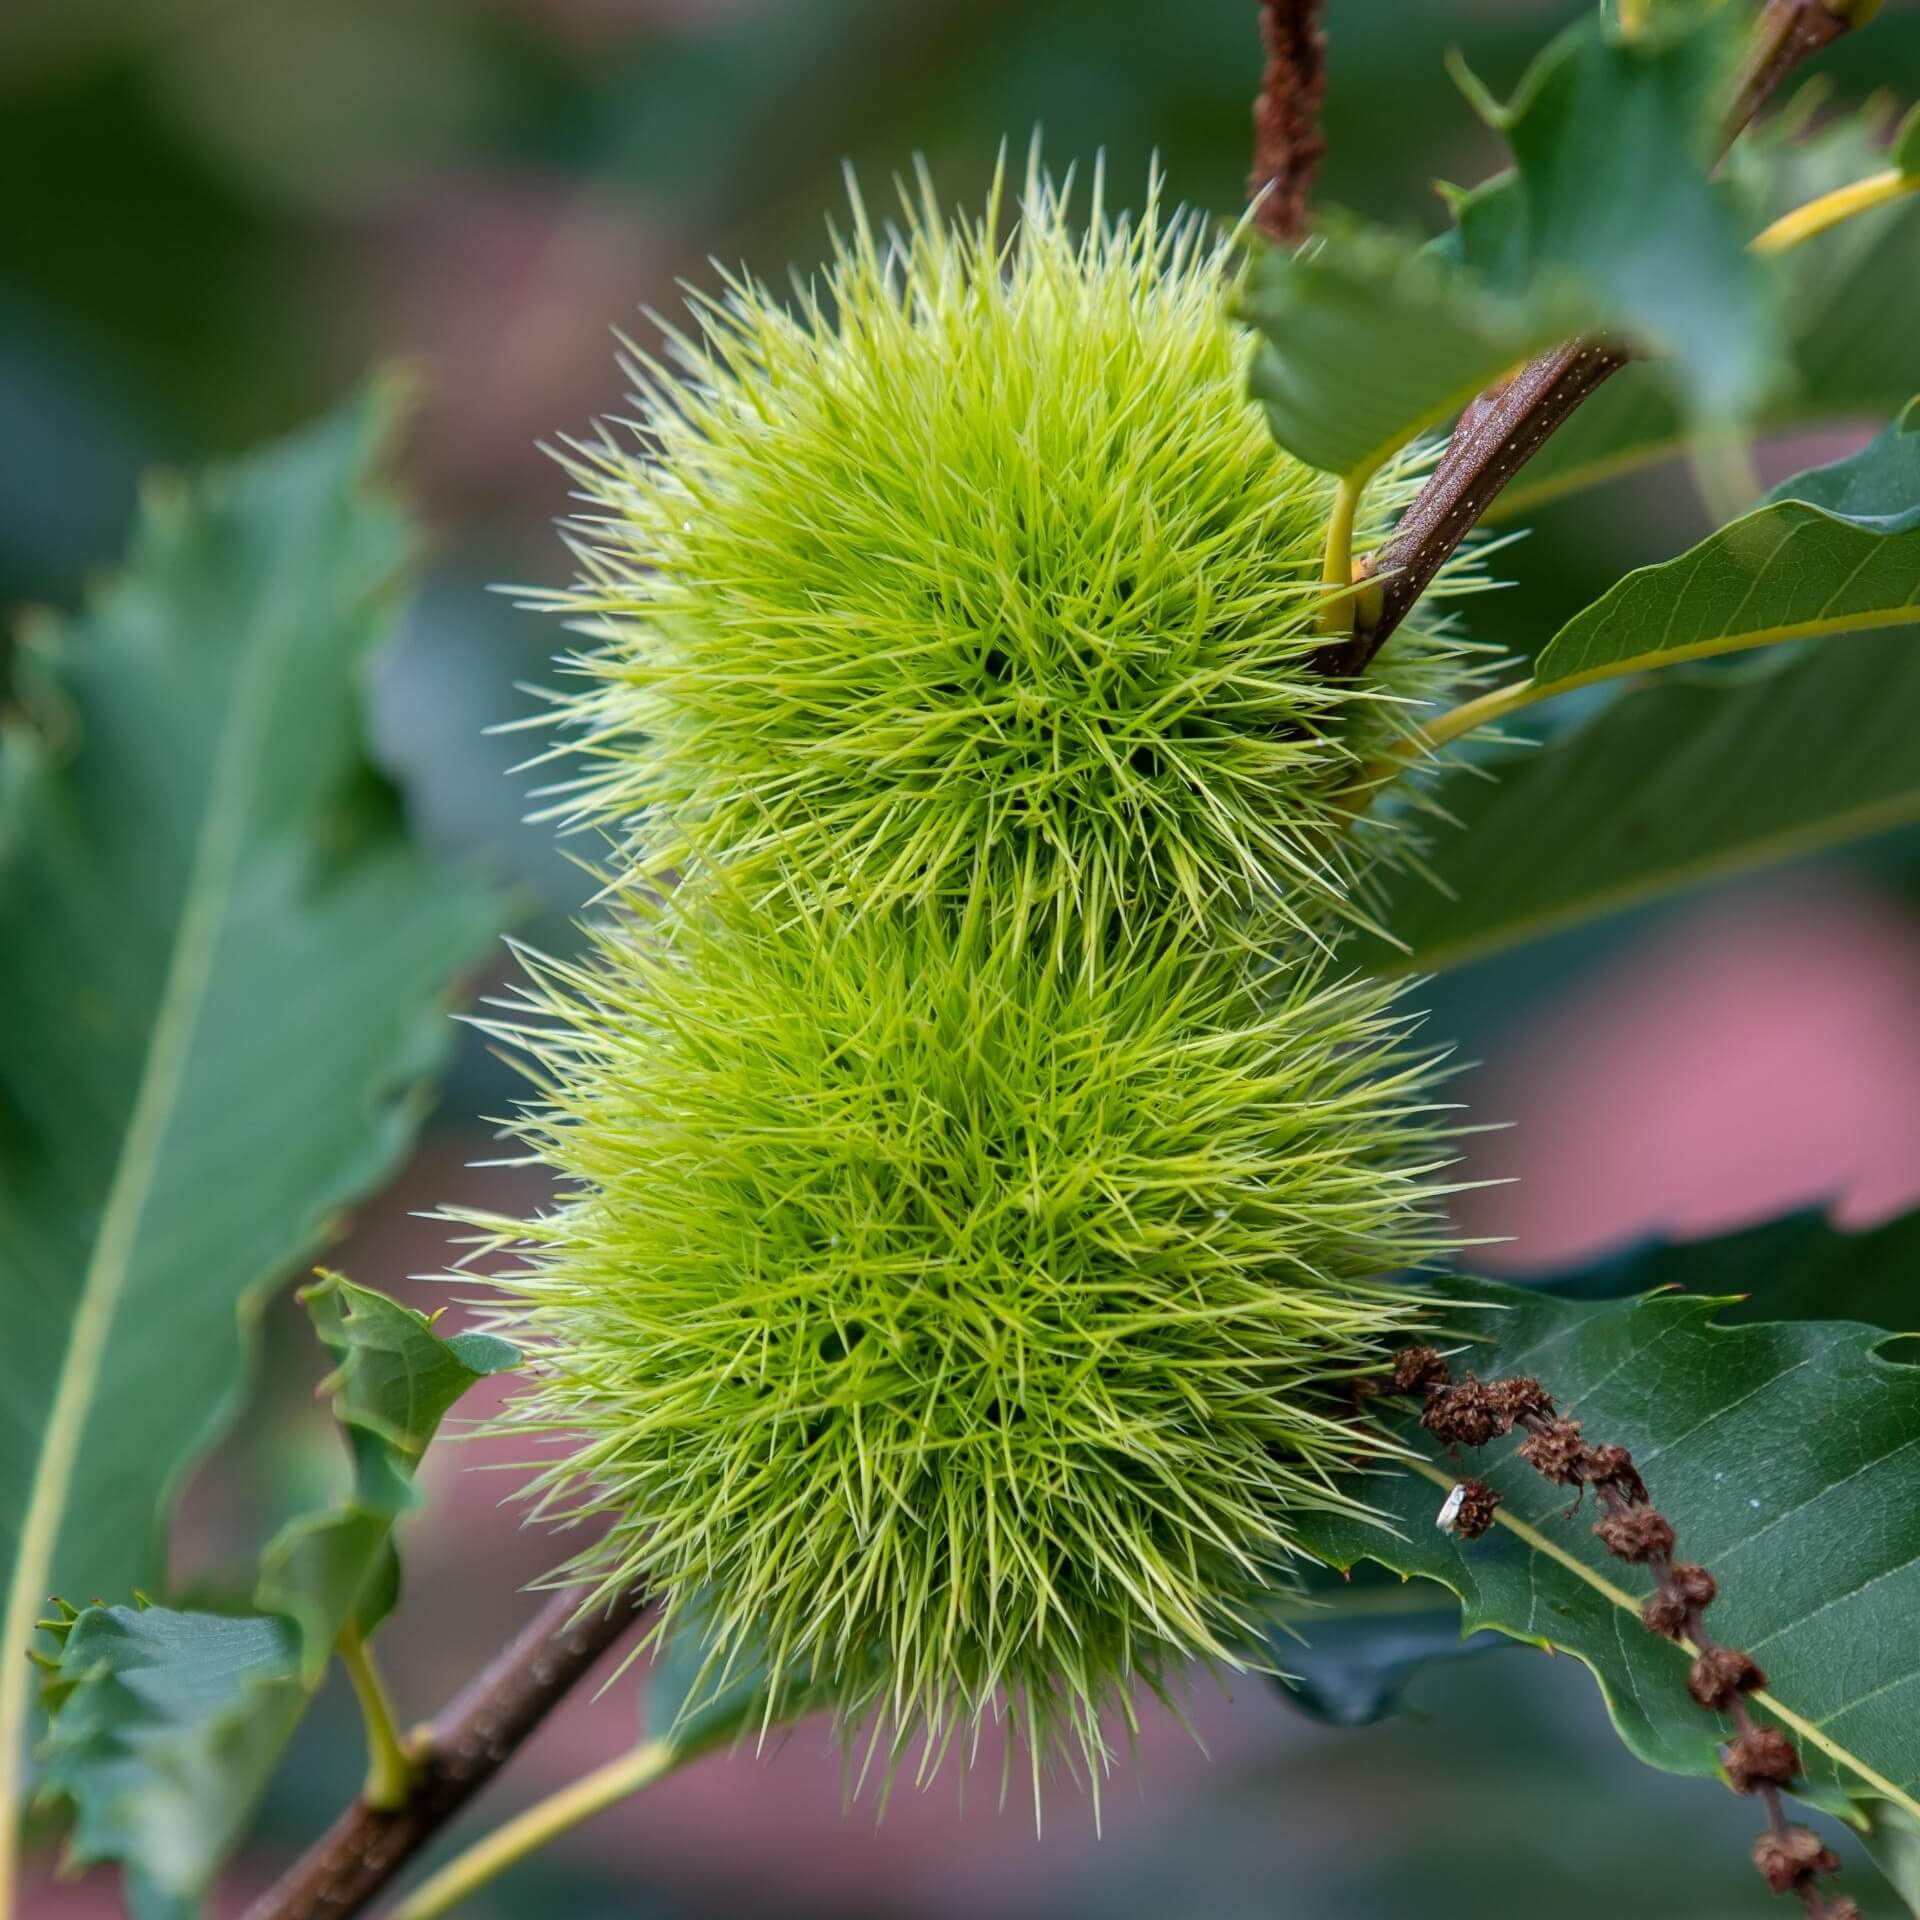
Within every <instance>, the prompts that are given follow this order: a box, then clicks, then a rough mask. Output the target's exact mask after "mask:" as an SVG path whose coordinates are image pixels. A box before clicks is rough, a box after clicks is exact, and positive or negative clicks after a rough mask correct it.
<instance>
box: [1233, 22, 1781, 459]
mask: <svg viewBox="0 0 1920 1920" xmlns="http://www.w3.org/2000/svg"><path fill="white" fill-rule="evenodd" d="M1727 64H1728V36H1727V31H1726V23H1725V21H1724V20H1722V19H1720V18H1718V17H1716V16H1702V17H1701V18H1699V19H1697V20H1694V21H1691V22H1689V23H1687V24H1686V26H1685V27H1684V29H1682V30H1677V31H1673V32H1668V33H1663V34H1661V35H1658V36H1653V37H1649V38H1648V39H1647V40H1645V41H1636V42H1634V43H1633V44H1631V45H1626V44H1623V43H1622V42H1621V41H1620V40H1619V39H1618V38H1617V37H1616V36H1614V35H1613V34H1611V33H1609V32H1608V31H1606V30H1605V28H1604V26H1603V25H1602V23H1601V22H1600V21H1599V20H1598V19H1594V20H1590V21H1587V22H1585V23H1583V24H1581V25H1579V26H1576V27H1574V28H1572V29H1570V30H1569V31H1568V32H1567V33H1565V34H1563V35H1562V36H1561V37H1560V38H1559V39H1558V40H1556V41H1555V42H1554V43H1553V44H1552V46H1550V47H1549V48H1548V49H1547V50H1546V52H1545V53H1543V54H1542V55H1541V56H1540V58H1539V59H1538V61H1536V62H1535V64H1534V66H1533V68H1532V69H1531V70H1530V71H1529V73H1528V74H1527V76H1526V78H1525V79H1524V80H1523V81H1522V83H1521V86H1520V90H1519V93H1518V94H1517V95H1516V96H1515V99H1514V101H1513V104H1512V105H1511V106H1509V107H1504V108H1503V107H1501V106H1499V105H1498V104H1497V103H1495V102H1494V101H1493V100H1492V99H1491V98H1490V97H1488V96H1486V95H1485V94H1484V90H1480V91H1479V93H1478V104H1479V106H1480V108H1481V110H1482V112H1483V114H1484V115H1485V117H1487V118H1488V119H1489V121H1490V122H1491V123H1492V124H1493V125H1494V126H1495V127H1496V128H1498V130H1499V131H1501V132H1502V133H1504V134H1505V135H1506V137H1507V139H1508V140H1509V142H1510V143H1511V145H1512V148H1513V154H1514V163H1515V164H1514V167H1513V169H1512V170H1511V171H1510V172H1509V173H1507V174H1504V175H1502V176H1500V177H1499V178H1498V179H1496V180H1494V181H1492V182H1490V183H1488V184H1487V185H1486V186H1484V187H1482V188H1479V189H1476V190H1475V191H1474V192H1471V193H1467V194H1461V195H1457V196H1455V198H1454V211H1455V214H1456V221H1457V224H1456V226H1455V228H1454V230H1453V231H1452V232H1451V233H1450V234H1448V235H1447V236H1446V237H1445V238H1444V239H1443V240H1442V241H1440V242H1438V243H1436V244H1435V245H1434V246H1432V247H1430V248H1426V249H1421V248H1418V247H1416V246H1415V245H1413V244H1412V243H1411V242H1408V241H1405V240H1402V239H1400V238H1399V237H1398V236H1396V235H1393V234H1390V233H1385V232H1381V231H1378V230H1372V229H1367V228H1365V227H1362V226H1360V225H1358V224H1356V223H1352V222H1336V223H1332V224H1330V225H1329V226H1328V228H1327V230H1326V233H1325V235H1324V237H1323V238H1322V239H1321V240H1320V241H1319V242H1317V243H1316V245H1314V246H1313V247H1310V248H1307V249H1304V250H1302V251H1300V252H1298V253H1288V252H1284V251H1280V250H1276V249H1269V248H1260V249H1258V250H1257V251H1256V253H1255V257H1254V261H1253V264H1252V267H1251V269H1250V271H1249V275H1248V281H1247V287H1246V291H1245V294H1244V296H1243V298H1244V311H1245V313H1246V315H1247V318H1248V319H1249V320H1250V321H1251V322H1252V324H1253V325H1254V326H1255V327H1256V328H1257V329H1258V331H1259V333H1260V334H1261V336H1262V338H1261V344H1260V347H1259V350H1258V352H1257V354H1256V356H1255V359H1254V362H1253V370H1252V374H1251V387H1252V391H1253V393H1254V395H1255V397H1256V398H1258V399H1259V400H1261V401H1262V402H1263V403H1264V404H1265V406H1266V408H1267V416H1268V420H1269V423H1270V424H1271V426H1272V428H1273V433H1274V437H1275V439H1276V440H1278V441H1279V443H1280V444H1281V445H1282V446H1283V447H1285V448H1286V449H1287V450H1288V451H1289V452H1290V453H1292V454H1294V455H1295V456H1296V457H1297V458H1299V459H1301V460H1304V461H1306V462H1307V463H1308V464H1309V465H1312V466H1316V467H1321V468H1323V469H1325V470H1327V471H1329V472H1333V473H1340V474H1346V475H1358V474H1365V473H1368V472H1370V471H1371V470H1372V469H1373V467H1374V466H1375V465H1377V464H1378V462H1379V461H1380V460H1381V459H1382V458H1383V457H1384V456H1385V455H1386V454H1388V453H1390V452H1391V451H1392V450H1393V449H1395V448H1396V447H1399V446H1402V445H1404V444H1405V443H1406V442H1407V441H1408V440H1410V439H1412V438H1414V437H1415V436H1416V435H1418V434H1419V433H1421V432H1424V431H1425V430H1426V429H1428V428H1430V427H1433V426H1436V425H1438V424H1439V423H1440V422H1441V421H1443V420H1445V419H1446V418H1447V417H1448V416H1449V415H1450V414H1452V413H1454V412H1456V411H1457V410H1458V409H1459V408H1460V407H1461V406H1463V405H1464V404H1465V403H1466V401H1467V400H1469V399H1471V398H1472V396H1473V395H1474V394H1475V393H1477V392H1478V391H1479V390H1480V389H1481V388H1482V387H1484V386H1487V385H1489V384H1491V383H1492V382H1493V381H1494V380H1495V379H1496V378H1498V377H1499V376H1500V375H1502V374H1504V373H1506V372H1509V371H1511V370H1512V369H1513V367H1514V366H1515V365H1516V364H1518V363H1519V362H1521V361H1523V360H1525V359H1526V358H1527V357H1528V356H1529V355H1531V354H1533V353H1535V352H1537V351H1538V350H1539V349H1541V348H1543V347H1546V346H1548V345H1550V344H1552V343H1553V342H1554V341H1556V340H1561V339H1566V338H1569V337H1571V336H1573V335H1576V334H1585V333H1596V332H1606V331H1618V332H1621V333H1624V334H1625V335H1627V336H1629V337H1630V338H1632V339H1633V340H1635V341H1637V342H1639V343H1641V344H1643V345H1646V346H1649V347H1651V348H1652V349H1653V350H1654V351H1655V352H1656V353H1657V354H1659V355H1660V356H1662V360H1661V364H1660V365H1658V366H1657V367H1656V368H1654V369H1653V370H1652V372H1651V374H1650V375H1649V377H1650V378H1651V379H1652V380H1653V381H1655V382H1656V383H1658V384H1657V390H1658V391H1659V392H1660V393H1662V394H1663V395H1670V396H1673V397H1672V398H1669V399H1667V400H1666V402H1665V404H1667V405H1668V406H1669V408H1675V407H1677V409H1678V411H1680V412H1684V413H1687V414H1690V415H1693V416H1696V417H1698V418H1700V419H1702V420H1708V421H1720V420H1728V419H1736V418H1745V417H1746V416H1747V415H1748V414H1749V413H1751V412H1752V410H1753V409H1754V408H1755V407H1757V406H1758V405H1759V403H1760V402H1761V401H1762V400H1763V399H1764V398H1766V397H1767V395H1768V393H1769V390H1770V388H1771V386H1772V384H1773V382H1774V379H1775V374H1776V371H1777V363H1778V360H1779V356H1780V352H1781V334H1780V327H1779V316H1778V312H1777V301H1776V299H1775V293H1776V285H1775V279H1774V272H1773V269H1772V268H1771V267H1770V266H1769V265H1768V264H1767V263H1763V262H1761V261H1758V260H1756V259H1754V258H1753V257H1752V256H1751V255H1750V254H1749V253H1748V251H1747V241H1748V239H1749V237H1750V236H1751V233H1752V231H1753V228H1754V225H1755V222H1754V221H1753V220H1752V219H1751V218H1750V217H1749V216H1748V215H1747V213H1746V212H1745V211H1744V210H1743V207H1742V203H1741V202H1740V200H1739V199H1738V198H1737V197H1736V196H1735V195H1734V194H1733V192H1732V191H1731V190H1730V189H1729V188H1728V187H1726V186H1725V185H1724V184H1722V183H1720V182H1717V181H1715V180H1714V179H1712V178H1711V177H1710V169H1711V163H1712V153H1713V145H1714V136H1715V128H1716V125H1717V122H1718V117H1719V114H1720V111H1721V108H1722V104H1723V101H1724V83H1725V80H1726V76H1727ZM1461 77H1462V78H1463V80H1464V81H1465V82H1466V83H1467V84H1468V86H1469V89H1470V91H1472V90H1474V89H1475V88H1477V83H1474V82H1472V80H1471V76H1470V75H1462V76H1461Z"/></svg>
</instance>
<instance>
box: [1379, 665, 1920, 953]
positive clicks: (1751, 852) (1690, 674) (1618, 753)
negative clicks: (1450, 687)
mask: <svg viewBox="0 0 1920 1920" xmlns="http://www.w3.org/2000/svg"><path fill="white" fill-rule="evenodd" d="M1915 713H1920V646H1917V645H1916V644H1915V643H1914V641H1913V639H1912V637H1911V636H1909V635H1906V634H1901V633H1876V634H1865V635H1862V636H1861V637H1859V638H1858V639H1855V638H1852V637H1846V636H1839V637H1835V638H1832V639H1827V640H1821V641H1818V642H1815V643H1813V644H1812V645H1810V646H1808V647H1807V648H1806V649H1805V650H1804V652H1799V653H1797V655H1796V657H1794V658H1792V659H1791V660H1789V661H1788V662H1787V663H1786V664H1784V665H1783V666H1782V667H1781V669H1780V670H1779V671H1778V672H1777V673H1772V674H1768V675H1765V676H1761V677H1750V676H1746V675H1742V674H1738V673H1735V674H1729V673H1727V672H1726V671H1725V670H1724V669H1719V670H1716V669H1713V668H1708V667H1695V668H1687V667H1676V668H1673V669H1671V670H1669V671H1668V672H1666V673H1663V674H1659V675H1656V676H1652V677H1650V678H1648V679H1647V680H1645V681H1639V682H1632V683H1629V684H1628V685H1627V686H1626V687H1624V688H1623V689H1622V690H1621V691H1620V693H1619V694H1618V695H1617V697H1615V698H1613V699H1611V700H1609V701H1607V702H1606V703H1605V704H1604V705H1603V706H1602V707H1601V708H1600V710H1599V711H1598V712H1596V713H1594V714H1593V715H1592V716H1591V717H1589V718H1588V719H1587V720H1586V721H1585V722H1584V723H1583V724H1579V725H1576V726H1573V727H1571V728H1569V729H1568V731H1566V732H1565V733H1563V734H1560V735H1557V736H1556V737H1555V738H1553V739H1552V740H1551V741H1550V742H1549V743H1548V744H1547V745H1545V746H1543V747H1540V748H1538V749H1522V750H1518V751H1512V752H1507V753H1504V754H1502V755H1501V756H1500V757H1499V758H1498V759H1497V760H1495V761H1494V762H1492V763H1491V772H1492V774H1493V777H1492V778H1487V777H1486V775H1485V774H1484V773H1482V772H1481V771H1479V770H1477V769H1470V768H1461V769H1458V770H1456V771H1454V772H1452V773H1449V774H1447V775H1446V776H1445V777H1443V778H1442V779H1441V781H1440V782H1439V783H1438V785H1437V787H1436V788H1435V790H1434V791H1435V795H1436V798H1437V801H1438V804H1439V805H1440V806H1441V807H1443V808H1444V809H1445V810H1446V812H1447V813H1448V814H1449V815H1450V816H1451V817H1452V820H1453V821H1454V822H1455V823H1456V824H1454V825H1450V826H1442V827H1440V828H1438V829H1437V830H1436V833H1435V840H1434V846H1433V849H1432V853H1431V856H1430V868H1431V877H1428V876H1411V875H1410V876H1397V877H1395V878H1394V879H1393V880H1392V882H1391V883H1390V886H1389V894H1388V899H1387V902H1386V905H1385V906H1384V908H1383V909H1382V924H1384V925H1385V926H1387V927H1389V928H1391V929H1392V931H1393V933H1394V934H1395V936H1396V937H1397V938H1398V939H1399V940H1400V941H1402V942H1403V943H1404V948H1403V949H1402V950H1396V949H1394V948H1392V947H1389V946H1388V945H1386V944H1385V943H1384V942H1380V941H1369V942H1368V943H1367V946H1366V948H1365V959H1366V961H1367V963H1368V964H1370V965H1373V966H1376V967H1378V968H1380V969H1381V970H1383V971H1392V970H1398V969H1401V968H1415V969H1419V970H1421V971H1433V970H1438V969H1442V968H1446V967H1453V966H1458V965H1460V964H1461V963H1462V962H1464V961H1467V960H1472V959H1476V958H1478V957H1480V956H1481V955H1483V954H1487V953H1492V952H1496V951H1498V950H1499V949H1500V948H1502V947H1508V946H1513V945H1516V944H1518V943H1519V942H1521V941H1524V940H1529V939H1532V938H1534V937H1535V936H1536V935H1538V934H1543V933H1550V932H1552V931H1554V930H1555V929H1557V928H1561V927H1568V926H1574V925H1577V924H1578V923H1579V922H1581V921H1583V920H1590V919H1593V918H1596V917H1597V916H1599V915H1601V914H1604V913H1610V912H1613V911H1614V910H1616V909H1618V908H1621V907H1626V906H1632V905H1635V904H1637V903H1639V902H1641V901H1645V900H1650V899H1654V898H1657V897H1658V896H1659V895H1661V894H1664V893H1669V892H1672V891H1674V890H1675V889H1677V888H1680V887H1684V886H1690V885H1693V884H1695V883H1697V882H1700V881H1703V880H1709V879H1714V878H1718V877H1720V876H1722V875H1725V874H1729V873H1735V872H1738V871H1741V870H1742V869H1744V868H1748V867H1753V866H1758V865H1761V864H1763V863H1765V862H1767V861H1769V860H1778V859H1784V858H1786V857H1788V856H1790V855H1794V854H1800V853H1805V852H1809V851H1812V850H1814V849H1816V848H1819V847H1824V846H1831V845H1834V844H1836V843H1838V842H1840V841H1843V840H1847V839H1851V838H1855V837H1857V836H1859V835H1862V834H1867V833H1873V832H1876V831H1878V830H1879V829H1881V828H1883V827H1890V826H1895V825H1898V824H1899V823H1901V822H1903V821H1908V820H1913V819H1916V818H1920V754H1916V753H1915V751H1914V745H1913V715H1914V714H1915Z"/></svg>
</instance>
